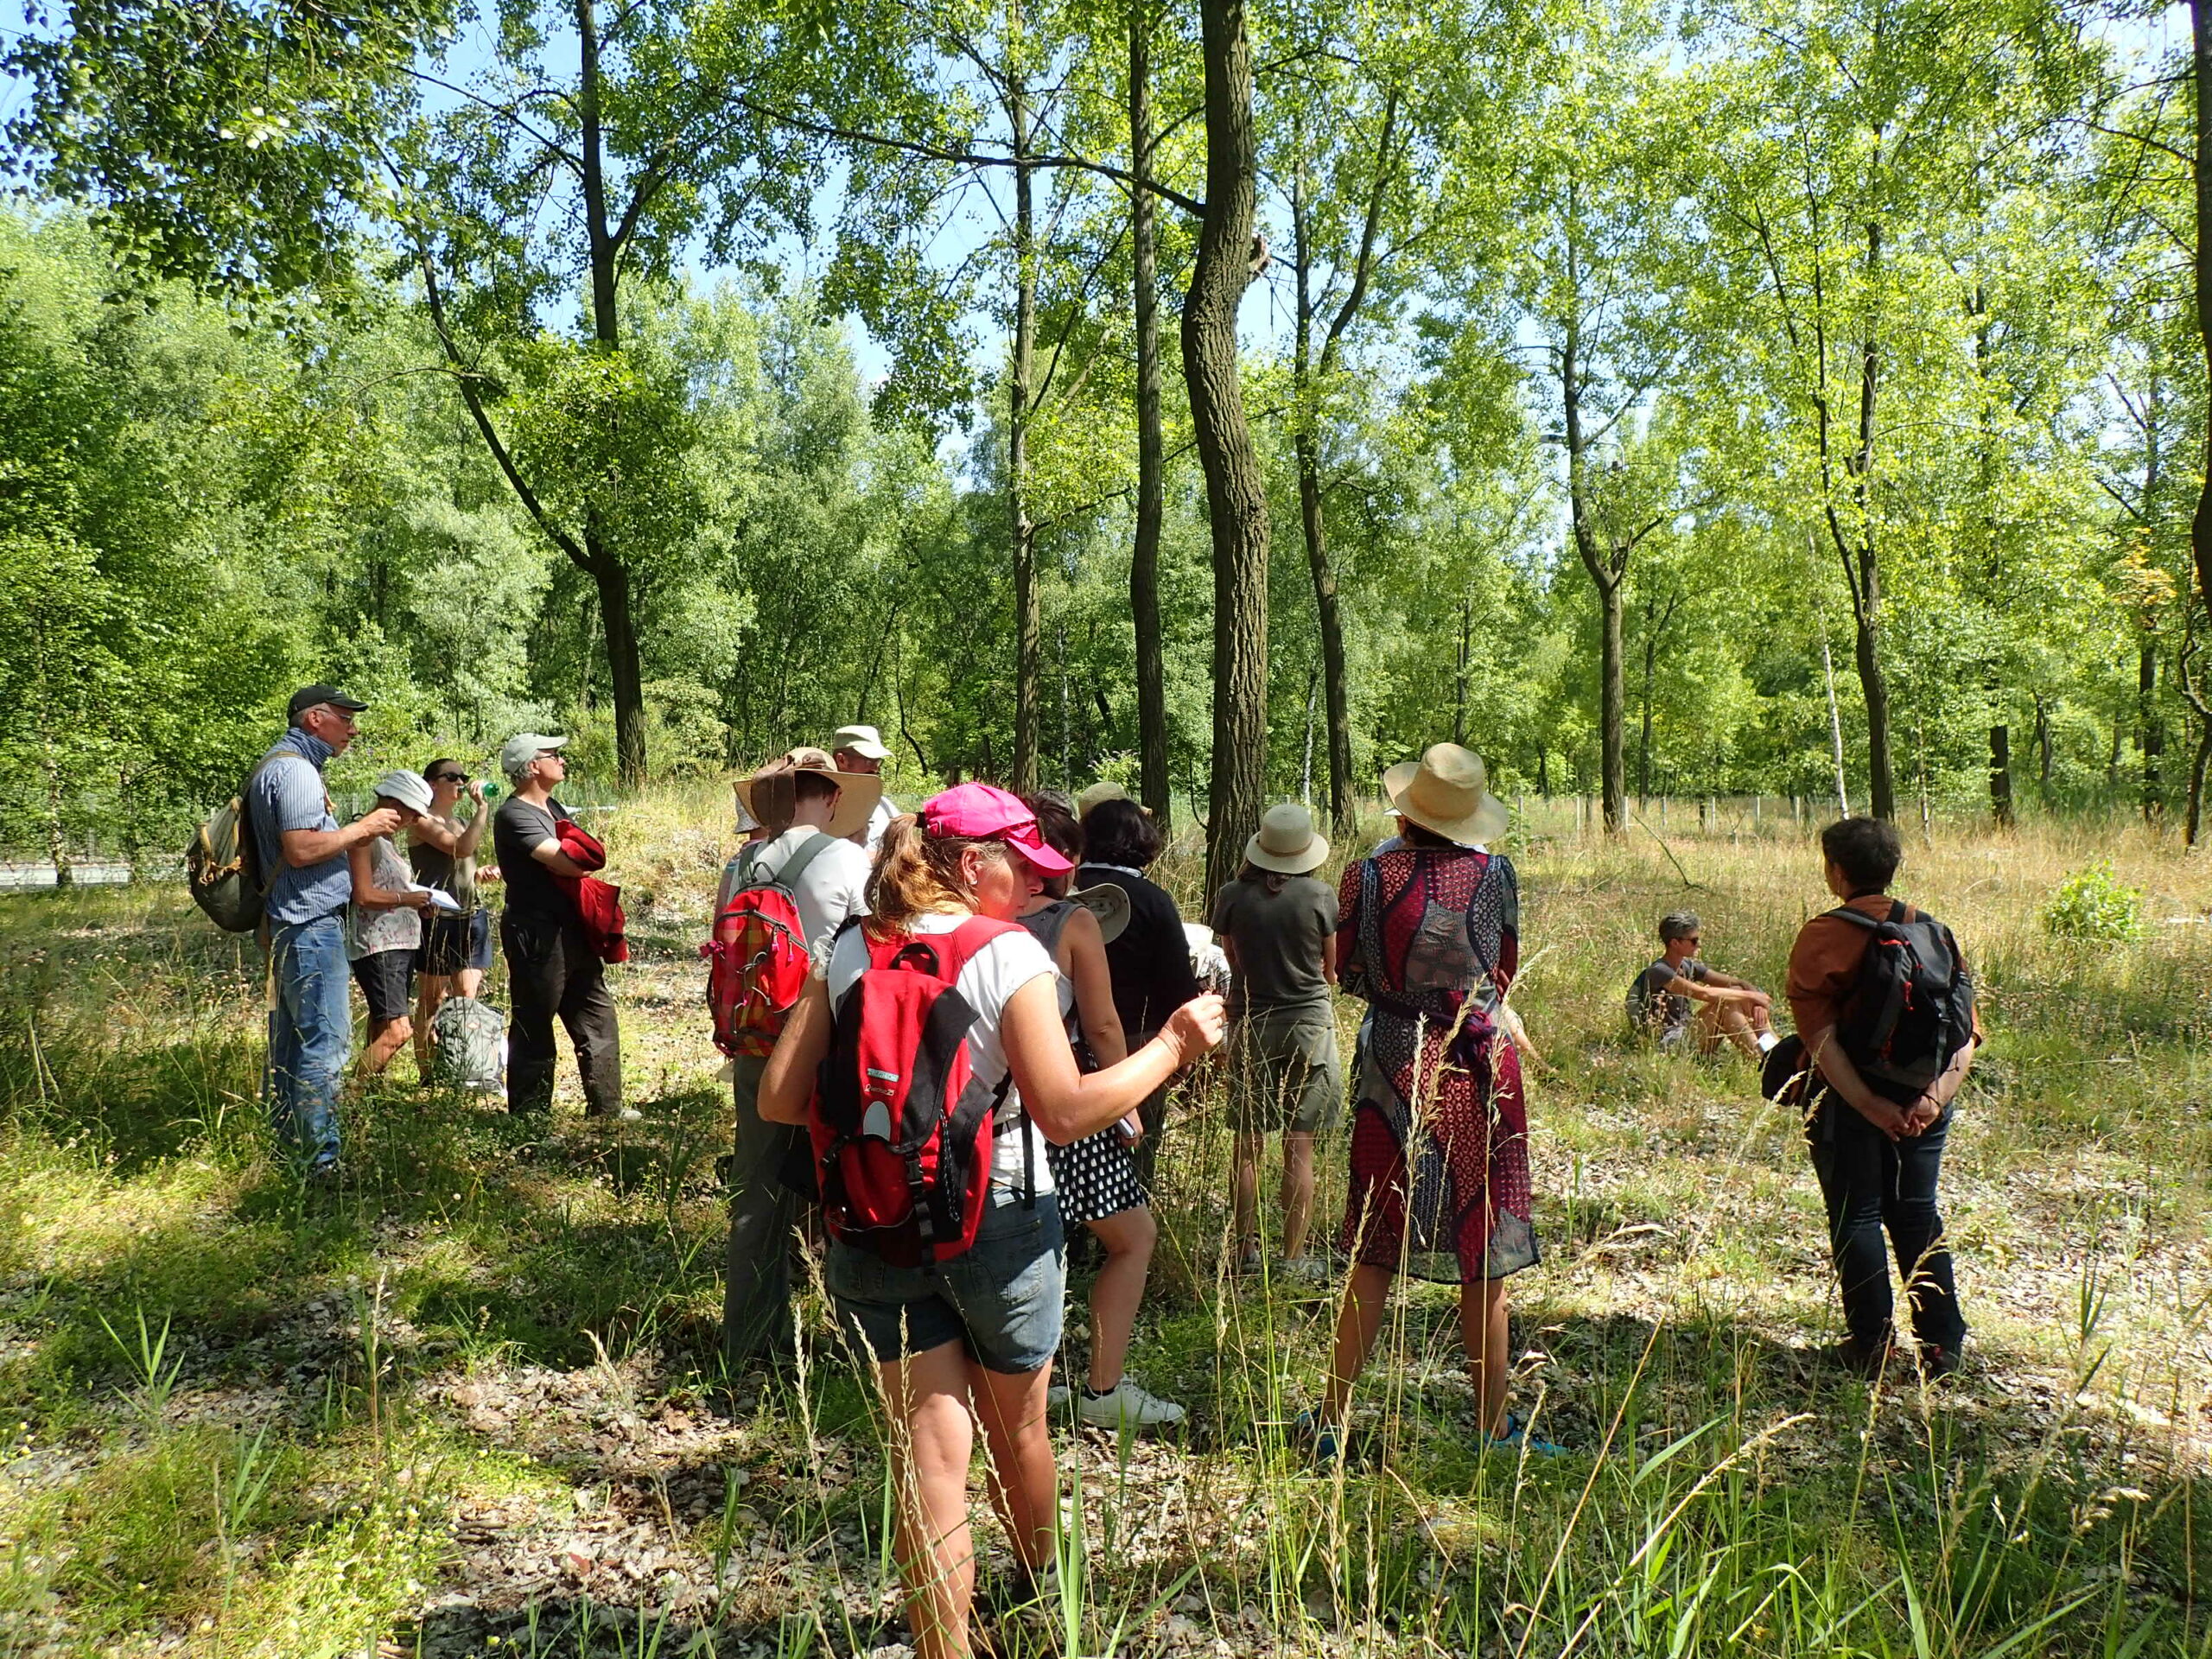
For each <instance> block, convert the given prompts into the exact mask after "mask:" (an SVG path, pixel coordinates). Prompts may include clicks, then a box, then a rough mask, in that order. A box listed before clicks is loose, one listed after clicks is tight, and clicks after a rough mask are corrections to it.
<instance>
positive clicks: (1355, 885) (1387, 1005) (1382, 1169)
mask: <svg viewBox="0 0 2212 1659" xmlns="http://www.w3.org/2000/svg"><path fill="white" fill-rule="evenodd" d="M1339 909H1340V911H1341V912H1342V914H1343V918H1344V920H1343V924H1342V927H1341V929H1340V931H1339V934H1338V937H1339V938H1341V939H1342V940H1343V941H1344V944H1343V946H1342V950H1343V953H1344V955H1343V960H1342V962H1341V963H1340V964H1339V965H1340V968H1341V971H1342V976H1343V980H1344V989H1345V990H1346V991H1347V992H1349V993H1350V994H1351V995H1354V996H1357V997H1362V998H1364V999H1365V1000H1366V1001H1367V1002H1368V1004H1369V1005H1370V1007H1371V1008H1372V1010H1373V1012H1372V1013H1371V1014H1370V1015H1369V1017H1368V1020H1367V1023H1366V1026H1365V1027H1364V1028H1363V1030H1362V1032H1361V1033H1360V1043H1359V1052H1358V1055H1357V1059H1356V1062H1355V1077H1354V1084H1353V1093H1352V1109H1353V1118H1352V1135H1351V1192H1350V1194H1349V1196H1348V1198H1347V1201H1346V1204H1345V1209H1344V1236H1343V1243H1342V1248H1343V1249H1344V1250H1345V1251H1346V1252H1347V1253H1349V1254H1350V1255H1351V1256H1352V1257H1353V1258H1354V1259H1355V1260H1356V1261H1358V1262H1362V1263H1363V1264H1364V1265H1366V1266H1369V1267H1378V1268H1390V1269H1391V1270H1392V1271H1394V1272H1400V1273H1410V1274H1415V1275H1416V1276H1418V1277H1420V1278H1423V1279H1433V1280H1436V1281H1440V1282H1443V1283H1447V1284H1471V1283H1474V1282H1475V1281H1478V1280H1484V1279H1502V1278H1503V1277H1505V1276H1506V1275H1507V1274H1513V1273H1518V1272H1520V1271H1521V1269H1522V1268H1532V1267H1534V1266H1535V1264H1536V1261H1537V1249H1536V1235H1535V1229H1534V1228H1533V1227H1532V1226H1531V1225H1530V1223H1529V1116H1528V1110H1527V1108H1526V1106H1525V1105H1524V1104H1523V1103H1522V1095H1521V1058H1520V1055H1519V1054H1518V1053H1517V1052H1516V1050H1515V1049H1514V1046H1513V1045H1512V1043H1511V1042H1510V1040H1509V1039H1507V1038H1506V1037H1505V1035H1504V1033H1503V1032H1502V1031H1501V1030H1500V1029H1499V1027H1498V1026H1497V1010H1498V1007H1499V1004H1500V1003H1501V1001H1503V997H1504V995H1505V992H1506V990H1507V988H1509V987H1510V985H1511V984H1512V982H1513V974H1514V970H1515V969H1516V967H1517V966H1518V964H1519V962H1520V956H1521V942H1520V927H1521V893H1520V883H1519V880H1518V879H1517V878H1516V876H1515V874H1514V873H1513V865H1512V861H1510V860H1509V859H1508V858H1506V857H1505V855H1503V854H1502V853H1481V852H1477V851H1475V850H1473V849H1471V848H1459V847H1439V848H1431V847H1406V848H1401V849H1397V850H1395V851H1392V852H1388V853H1383V854H1380V855H1377V856H1376V857H1374V858H1370V859H1367V860H1365V861H1363V862H1361V863H1357V864H1355V865H1353V866H1352V867H1351V868H1350V869H1347V870H1346V871H1345V872H1344V887H1343V890H1342V892H1341V893H1340V895H1339Z"/></svg>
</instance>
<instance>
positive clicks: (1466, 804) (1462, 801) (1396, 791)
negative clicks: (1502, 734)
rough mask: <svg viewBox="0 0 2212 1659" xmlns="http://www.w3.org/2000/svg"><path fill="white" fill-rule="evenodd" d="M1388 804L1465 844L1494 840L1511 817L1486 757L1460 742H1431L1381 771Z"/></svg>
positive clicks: (1425, 825) (1503, 830)
mask: <svg viewBox="0 0 2212 1659" xmlns="http://www.w3.org/2000/svg"><path fill="white" fill-rule="evenodd" d="M1383 793H1384V794H1385V795H1388V796H1389V798H1390V810H1392V811H1393V812H1395V813H1396V814H1397V815H1398V816H1399V817H1402V818H1407V819H1410V820H1411V821H1412V822H1413V823H1417V824H1419V825H1421V828H1422V829H1432V830H1433V831H1435V832H1436V833H1437V834H1438V835H1440V836H1443V837H1444V838H1445V839H1446V841H1455V842H1459V843H1460V844H1461V845H1462V846H1472V845H1473V844H1474V843H1475V842H1488V841H1494V840H1496V839H1497V837H1498V836H1502V835H1503V834H1504V833H1505V827H1506V825H1507V823H1510V819H1509V818H1508V817H1506V812H1505V804H1504V803H1503V802H1502V801H1500V800H1499V799H1498V798H1497V796H1495V795H1493V794H1491V792H1490V777H1489V774H1488V772H1485V771H1484V767H1483V758H1482V756H1480V755H1479V754H1477V753H1475V752H1474V751H1473V750H1471V749H1463V748H1461V747H1459V745H1458V744H1457V743H1432V744H1431V745H1430V746H1429V747H1428V748H1427V750H1426V751H1424V752H1423V753H1422V755H1421V759H1420V760H1401V761H1400V762H1398V764H1397V765H1396V766H1392V767H1391V768H1390V769H1389V771H1387V772H1384V773H1383Z"/></svg>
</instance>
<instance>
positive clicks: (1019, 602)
mask: <svg viewBox="0 0 2212 1659" xmlns="http://www.w3.org/2000/svg"><path fill="white" fill-rule="evenodd" d="M1014 50H1015V51H1019V50H1020V45H1019V43H1018V42H1017V43H1016V45H1015V47H1014ZM1007 124H1008V126H1009V127H1010V129H1011V130H1012V134H1013V138H1014V364H1013V369H1012V372H1011V373H1010V374H1009V375H1008V377H1007V379H1008V385H1007V525H1008V530H1009V531H1010V533H1011V535H1012V537H1013V543H1014V775H1013V778H1012V780H1011V782H1012V786H1013V789H1014V793H1015V794H1017V795H1028V794H1033V793H1034V792H1035V791H1036V788H1037V722H1038V700H1039V690H1040V687H1041V683H1042V680H1043V677H1044V668H1045V614H1044V604H1043V601H1042V599H1041V598H1040V596H1039V594H1038V591H1037V527H1036V525H1035V524H1033V523H1032V522H1031V520H1030V517H1029V418H1030V413H1031V411H1030V407H1029V398H1030V381H1031V376H1032V374H1033V371H1034V368H1035V361H1036V354H1037V258H1036V224H1037V220H1036V203H1035V200H1034V195H1033V183H1034V180H1033V176H1032V172H1031V168H1030V167H1029V164H1028V160H1027V158H1028V155H1029V102H1028V89H1027V86H1026V85H1025V83H1024V81H1023V79H1022V73H1021V70H1020V66H1019V65H1016V66H1014V67H1013V69H1012V72H1011V73H1009V74H1008V75H1007Z"/></svg>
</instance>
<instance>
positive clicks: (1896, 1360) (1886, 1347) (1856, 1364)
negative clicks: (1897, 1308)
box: [1820, 1337, 1904, 1383]
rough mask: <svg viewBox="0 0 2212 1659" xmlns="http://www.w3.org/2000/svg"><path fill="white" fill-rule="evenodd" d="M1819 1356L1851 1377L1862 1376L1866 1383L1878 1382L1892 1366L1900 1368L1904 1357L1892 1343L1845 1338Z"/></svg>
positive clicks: (1830, 1345)
mask: <svg viewBox="0 0 2212 1659" xmlns="http://www.w3.org/2000/svg"><path fill="white" fill-rule="evenodd" d="M1820 1356H1821V1358H1822V1359H1824V1360H1826V1361H1827V1363H1829V1364H1831V1365H1834V1366H1836V1367H1838V1368H1840V1370H1847V1371H1849V1372H1850V1373H1851V1374H1852V1375H1853V1376H1863V1377H1865V1378H1866V1380H1867V1381H1868V1382H1870V1383H1873V1382H1878V1381H1879V1380H1880V1379H1881V1376H1882V1374H1883V1373H1884V1372H1885V1371H1887V1370H1890V1369H1891V1367H1892V1366H1901V1365H1902V1364H1903V1363H1904V1356H1903V1355H1901V1354H1900V1353H1898V1351H1897V1346H1896V1344H1894V1343H1889V1342H1861V1341H1860V1340H1859V1338H1857V1337H1846V1338H1844V1339H1843V1340H1842V1341H1841V1342H1838V1343H1832V1344H1829V1345H1828V1346H1827V1347H1826V1348H1823V1349H1821V1351H1820Z"/></svg>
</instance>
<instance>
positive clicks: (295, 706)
mask: <svg viewBox="0 0 2212 1659" xmlns="http://www.w3.org/2000/svg"><path fill="white" fill-rule="evenodd" d="M324 702H327V703H328V704H329V705H330V706H331V707H332V708H334V709H344V710H345V711H346V713H347V714H349V715H353V714H359V712H360V711H361V710H362V709H365V708H367V707H368V706H369V705H368V704H367V703H365V702H362V701H361V700H360V699H359V697H349V696H346V694H345V693H344V692H343V691H340V690H339V689H338V688H337V687H336V686H334V685H303V686H302V687H301V688H300V689H299V690H296V691H295V692H293V693H292V701H291V703H290V705H289V707H288V708H287V709H285V710H284V713H285V716H286V717H287V718H288V719H291V720H297V719H298V718H299V717H300V716H301V715H303V714H305V713H306V712H307V711H308V709H312V708H314V707H315V705H316V704H318V703H324Z"/></svg>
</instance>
